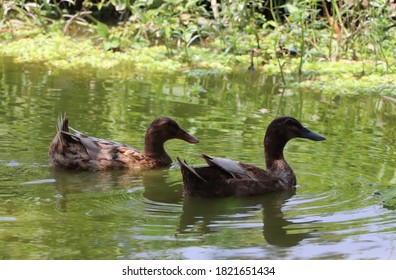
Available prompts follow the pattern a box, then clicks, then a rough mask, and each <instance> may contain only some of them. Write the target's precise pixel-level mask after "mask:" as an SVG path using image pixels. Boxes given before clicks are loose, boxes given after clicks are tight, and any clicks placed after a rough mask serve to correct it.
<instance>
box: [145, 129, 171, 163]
mask: <svg viewBox="0 0 396 280" xmlns="http://www.w3.org/2000/svg"><path fill="white" fill-rule="evenodd" d="M164 143H165V142H164V141H163V140H158V139H156V137H155V136H154V137H153V136H152V135H149V134H148V133H147V134H146V136H145V138H144V154H145V155H146V156H148V157H150V158H152V159H154V160H155V161H157V163H158V164H160V165H164V166H166V165H169V164H171V163H172V159H171V158H170V156H169V155H168V154H167V153H166V151H165V148H164Z"/></svg>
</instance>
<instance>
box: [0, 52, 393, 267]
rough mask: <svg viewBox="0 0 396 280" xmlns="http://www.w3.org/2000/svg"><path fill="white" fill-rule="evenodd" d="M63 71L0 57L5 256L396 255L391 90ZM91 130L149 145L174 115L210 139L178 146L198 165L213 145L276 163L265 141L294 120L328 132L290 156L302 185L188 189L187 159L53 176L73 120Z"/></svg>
mask: <svg viewBox="0 0 396 280" xmlns="http://www.w3.org/2000/svg"><path fill="white" fill-rule="evenodd" d="M117 73H118V72H116V71H114V72H111V71H109V72H104V71H101V72H99V71H93V70H87V69H81V70H79V71H75V72H62V71H55V70H51V69H48V68H45V67H43V66H40V65H23V64H14V63H12V60H11V59H9V58H1V59H0V259H396V250H395V248H396V212H395V211H394V210H391V209H387V208H385V207H384V206H383V204H382V201H381V197H380V196H378V195H376V192H377V191H378V190H380V191H381V190H386V189H388V188H391V187H396V171H395V169H396V161H395V155H396V113H395V112H396V104H395V103H393V102H392V101H389V100H386V99H384V98H383V97H381V96H380V95H378V94H372V95H363V94H362V95H359V94H355V95H350V96H348V95H345V94H341V93H340V94H329V93H326V92H317V91H316V92H310V91H309V90H304V91H298V90H286V91H284V92H283V93H282V91H281V88H280V87H279V84H280V80H279V78H277V77H272V76H266V75H265V73H257V72H256V73H246V72H245V71H239V72H236V73H234V74H229V75H216V74H214V73H210V72H204V71H196V72H193V73H190V74H186V73H180V74H179V75H175V76H169V75H151V74H150V73H138V72H134V71H133V69H130V70H128V71H126V70H125V71H124V72H123V75H119V74H117ZM63 112H67V114H68V116H69V119H70V125H71V126H72V127H73V128H76V129H78V130H80V131H81V132H85V133H87V134H89V135H92V136H96V137H100V138H105V139H110V140H113V141H117V142H122V143H126V144H129V145H131V146H133V147H135V148H137V149H142V148H143V139H144V133H145V130H146V128H147V126H148V125H149V123H150V122H151V121H152V120H153V119H154V118H157V117H159V116H170V117H173V118H174V119H176V120H177V122H178V123H179V124H180V125H181V126H182V127H183V128H184V129H185V130H186V131H188V132H189V133H191V134H193V135H195V136H196V137H197V138H199V139H200V143H199V144H196V145H191V144H188V143H186V142H183V141H179V140H173V141H169V142H167V144H166V149H167V151H168V153H169V154H170V155H171V157H172V158H173V159H175V158H176V156H179V157H181V158H183V159H186V160H187V161H188V162H189V163H191V164H197V165H200V164H203V161H202V160H201V159H200V158H199V157H198V156H197V155H198V154H199V153H202V152H204V153H206V154H209V155H215V156H220V157H228V158H233V159H236V160H241V161H245V162H249V163H253V164H256V165H258V166H262V167H264V160H263V147H262V142H263V135H264V132H265V128H266V126H267V125H268V123H269V122H270V121H271V120H272V119H273V118H274V117H276V116H280V115H291V116H294V117H296V118H298V119H299V120H301V122H302V123H303V124H304V125H306V126H307V127H309V128H310V129H311V130H313V131H315V132H317V133H320V134H322V135H324V136H326V138H327V140H326V141H323V142H313V141H309V140H306V139H297V140H293V141H291V142H290V143H288V145H287V147H286V150H285V157H286V159H287V160H288V162H289V163H290V165H291V166H292V168H293V169H294V170H295V172H296V174H297V181H298V184H299V187H298V188H297V190H296V192H295V193H280V194H271V195H266V196H260V197H253V198H227V199H192V198H185V197H184V196H183V189H182V178H181V174H180V170H179V167H178V166H177V165H176V164H174V165H172V166H171V167H170V168H166V169H159V170H152V171H146V172H141V173H132V172H129V171H109V172H96V173H90V172H73V171H62V170H53V169H51V168H50V166H49V161H48V157H47V153H48V148H49V145H50V142H51V140H52V138H53V137H54V135H55V131H56V130H55V126H56V120H57V117H58V115H59V114H61V113H63Z"/></svg>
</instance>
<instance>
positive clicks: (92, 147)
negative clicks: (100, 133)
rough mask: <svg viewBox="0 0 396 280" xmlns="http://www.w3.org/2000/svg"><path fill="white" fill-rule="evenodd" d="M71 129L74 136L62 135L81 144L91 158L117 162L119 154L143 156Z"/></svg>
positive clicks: (131, 149)
mask: <svg viewBox="0 0 396 280" xmlns="http://www.w3.org/2000/svg"><path fill="white" fill-rule="evenodd" d="M70 129H71V130H72V131H73V133H74V134H72V133H69V132H65V131H62V134H65V135H68V136H70V137H71V138H73V139H74V140H75V141H76V142H79V143H80V144H81V145H82V146H83V147H84V149H85V151H86V152H87V154H88V155H89V157H90V158H101V159H106V160H117V154H118V153H126V152H127V151H130V152H133V153H136V154H142V153H141V152H140V151H139V150H137V149H135V148H132V147H130V146H128V145H125V144H121V143H118V142H113V141H109V140H106V139H101V138H96V137H92V136H88V135H85V134H83V133H81V132H79V131H78V130H76V129H73V128H71V127H70Z"/></svg>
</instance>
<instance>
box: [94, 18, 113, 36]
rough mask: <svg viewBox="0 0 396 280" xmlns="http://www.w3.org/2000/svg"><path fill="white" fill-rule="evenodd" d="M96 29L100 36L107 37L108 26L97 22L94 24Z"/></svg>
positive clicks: (108, 33)
mask: <svg viewBox="0 0 396 280" xmlns="http://www.w3.org/2000/svg"><path fill="white" fill-rule="evenodd" d="M96 30H97V31H98V33H99V36H100V37H102V38H108V37H109V35H110V32H109V28H108V27H107V25H106V24H104V23H101V22H98V24H97V25H96Z"/></svg>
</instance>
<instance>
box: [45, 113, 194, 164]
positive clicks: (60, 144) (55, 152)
mask: <svg viewBox="0 0 396 280" xmlns="http://www.w3.org/2000/svg"><path fill="white" fill-rule="evenodd" d="M70 130H71V131H72V132H73V133H71V132H70V131H69V126H68V118H67V117H66V116H64V117H59V120H58V132H57V134H56V135H55V137H54V140H53V141H52V143H51V146H50V149H49V159H50V162H51V165H52V166H53V167H59V168H66V169H81V170H91V171H96V170H107V169H120V168H129V169H137V170H143V169H152V168H156V167H165V166H168V165H170V164H171V163H172V160H171V158H170V157H169V155H168V154H167V153H166V151H165V149H164V143H165V142H166V141H167V140H170V139H175V138H176V139H181V140H184V141H186V142H188V143H193V144H195V143H198V139H197V138H195V137H194V136H192V135H190V134H188V133H187V132H185V131H184V130H183V129H182V128H181V127H180V126H179V125H178V124H177V123H176V121H174V120H173V119H171V118H167V117H162V118H158V119H155V120H154V121H153V122H152V123H151V124H150V126H149V127H148V129H147V132H146V136H145V139H144V152H140V151H138V150H137V149H135V148H132V147H130V146H128V145H125V144H121V143H117V142H112V141H108V140H105V139H100V138H95V137H91V136H88V135H85V134H82V133H80V132H78V131H77V130H75V129H73V128H71V127H70Z"/></svg>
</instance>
